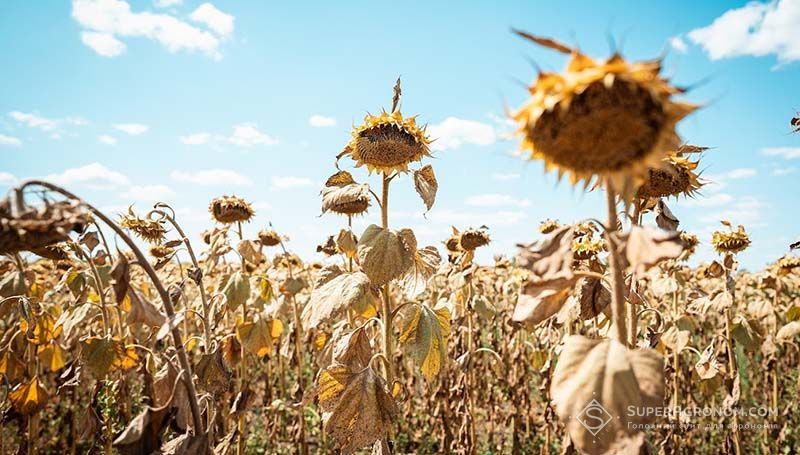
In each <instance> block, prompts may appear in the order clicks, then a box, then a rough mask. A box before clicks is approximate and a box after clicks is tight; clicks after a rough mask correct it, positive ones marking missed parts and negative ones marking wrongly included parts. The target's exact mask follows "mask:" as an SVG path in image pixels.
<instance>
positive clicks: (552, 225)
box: [539, 218, 561, 234]
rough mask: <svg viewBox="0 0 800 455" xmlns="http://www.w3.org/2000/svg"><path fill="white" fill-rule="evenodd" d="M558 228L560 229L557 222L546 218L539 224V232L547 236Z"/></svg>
mask: <svg viewBox="0 0 800 455" xmlns="http://www.w3.org/2000/svg"><path fill="white" fill-rule="evenodd" d="M559 227H561V224H559V222H558V221H557V220H551V219H549V218H548V219H546V220H544V221H542V222H541V223H539V232H541V233H542V234H549V233H551V232H553V231H555V230H556V229H558V228H559Z"/></svg>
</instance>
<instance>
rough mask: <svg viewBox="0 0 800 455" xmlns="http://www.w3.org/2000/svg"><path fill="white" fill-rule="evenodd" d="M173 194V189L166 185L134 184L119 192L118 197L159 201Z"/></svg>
mask: <svg viewBox="0 0 800 455" xmlns="http://www.w3.org/2000/svg"><path fill="white" fill-rule="evenodd" d="M173 194H175V191H173V190H172V188H170V187H168V186H166V185H142V186H139V185H134V186H132V187H130V188H128V190H127V191H125V192H123V193H122V194H120V197H122V198H125V199H129V200H132V201H136V202H138V201H144V202H159V201H164V199H166V198H167V197H169V196H172V195H173Z"/></svg>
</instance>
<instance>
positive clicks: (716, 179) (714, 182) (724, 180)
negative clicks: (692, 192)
mask: <svg viewBox="0 0 800 455" xmlns="http://www.w3.org/2000/svg"><path fill="white" fill-rule="evenodd" d="M757 173H758V172H757V171H756V170H755V169H753V168H738V169H733V170H730V171H728V172H725V173H722V174H708V175H704V176H703V177H704V179H703V180H704V181H705V182H706V183H707V185H706V186H705V187H704V188H706V189H708V190H710V191H719V190H721V189H722V188H725V187H726V186H728V181H729V180H737V179H744V178H748V177H753V176H754V175H756V174H757Z"/></svg>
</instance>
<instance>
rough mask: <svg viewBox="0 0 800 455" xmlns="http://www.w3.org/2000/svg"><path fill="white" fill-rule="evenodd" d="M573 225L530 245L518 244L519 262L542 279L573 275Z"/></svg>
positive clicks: (561, 228)
mask: <svg viewBox="0 0 800 455" xmlns="http://www.w3.org/2000/svg"><path fill="white" fill-rule="evenodd" d="M572 240H573V228H572V226H569V225H567V226H562V227H560V228H558V229H556V230H555V231H553V232H551V233H550V234H547V235H545V236H544V237H543V238H542V239H540V240H538V241H536V242H533V243H531V244H528V245H517V246H518V247H519V248H520V251H519V253H518V256H517V264H518V265H519V266H520V267H523V268H526V269H528V270H530V271H531V272H533V274H534V275H535V276H536V277H537V278H539V279H540V280H550V279H559V278H570V277H571V276H572Z"/></svg>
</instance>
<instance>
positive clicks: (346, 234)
mask: <svg viewBox="0 0 800 455" xmlns="http://www.w3.org/2000/svg"><path fill="white" fill-rule="evenodd" d="M357 245H358V239H357V238H356V236H355V234H353V231H351V230H349V229H342V230H341V231H339V235H338V236H337V237H336V247H337V248H338V249H339V251H341V252H342V253H344V255H345V256H347V257H349V258H353V259H355V257H356V247H357Z"/></svg>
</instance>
